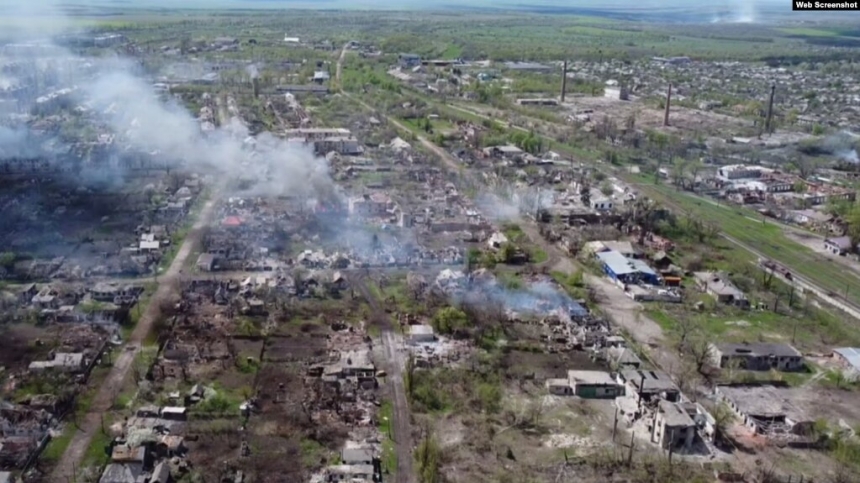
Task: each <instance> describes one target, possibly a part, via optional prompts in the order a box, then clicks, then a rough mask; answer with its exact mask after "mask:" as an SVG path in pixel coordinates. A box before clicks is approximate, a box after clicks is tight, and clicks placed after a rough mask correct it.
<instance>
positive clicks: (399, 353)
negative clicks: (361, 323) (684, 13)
mask: <svg viewBox="0 0 860 483" xmlns="http://www.w3.org/2000/svg"><path fill="white" fill-rule="evenodd" d="M367 282H368V281H367V279H366V278H365V277H363V276H361V275H357V276H353V277H351V278H350V283H351V284H352V285H353V286H354V287H355V288H356V289H358V292H359V293H360V294H361V295H362V296H363V297H364V298H365V300H367V303H368V304H369V305H370V309H371V311H372V313H373V319H374V321H375V322H376V323H378V324H379V325H381V326H382V336H381V339H382V348H383V351H382V352H383V354H384V356H385V369H386V371H387V372H388V377H387V378H386V379H387V382H388V385H389V391H390V394H391V398H392V401H391V402H392V405H393V407H394V414H393V415H392V416H393V417H394V421H392V422H391V424H392V427H393V429H394V451H395V453H396V454H397V473H396V478H395V481H396V483H414V482H415V476H414V470H413V467H412V461H413V458H412V423H411V417H410V412H409V400H408V399H407V398H406V387H405V385H404V383H403V370H404V368H405V367H406V358H405V355H404V351H403V339H402V337H401V336H400V334H398V333H396V332H395V331H394V324H393V323H392V321H391V318H390V317H389V315H388V313H387V312H385V309H384V308H383V307H382V305H381V304H380V302H379V300H378V299H377V298H376V297H375V296H374V295H373V292H371V291H370V289H369V288H368V287H367Z"/></svg>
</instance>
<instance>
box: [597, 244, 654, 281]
mask: <svg viewBox="0 0 860 483" xmlns="http://www.w3.org/2000/svg"><path fill="white" fill-rule="evenodd" d="M597 258H599V259H600V261H602V262H603V263H605V264H606V266H608V267H609V269H610V270H612V273H614V274H615V275H628V274H631V273H645V274H649V275H656V273H655V272H654V270H653V269H652V268H651V267H649V266H648V264H647V263H645V262H643V261H642V260H637V259H635V258H627V257H625V256H624V255H622V254H621V253H619V252H616V251H615V250H608V251H605V252H600V253H598V254H597Z"/></svg>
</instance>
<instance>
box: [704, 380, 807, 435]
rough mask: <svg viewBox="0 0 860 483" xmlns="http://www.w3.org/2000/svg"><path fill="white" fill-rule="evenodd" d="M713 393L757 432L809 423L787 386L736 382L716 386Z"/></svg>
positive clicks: (795, 428)
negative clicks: (795, 403) (794, 401)
mask: <svg viewBox="0 0 860 483" xmlns="http://www.w3.org/2000/svg"><path fill="white" fill-rule="evenodd" d="M714 393H715V395H716V396H717V397H718V398H719V399H720V400H722V401H723V402H725V403H726V404H727V405H728V406H729V407H730V408H731V409H732V411H734V412H735V414H736V415H737V416H738V417H739V418H740V420H741V422H743V424H744V426H747V427H748V428H750V429H753V430H755V431H756V432H757V433H760V434H772V433H774V432H796V431H799V430H801V429H804V428H805V427H808V426H811V424H812V421H810V420H809V418H808V417H807V416H806V415H805V413H804V412H803V411H802V410H800V409H799V408H797V407H796V406H795V405H794V403H793V402H792V401H793V400H796V399H797V395H796V394H795V392H794V390H793V389H791V388H783V387H776V386H773V385H758V384H751V385H743V384H738V385H730V386H729V385H727V386H717V387H716V388H715V389H714Z"/></svg>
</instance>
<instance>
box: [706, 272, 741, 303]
mask: <svg viewBox="0 0 860 483" xmlns="http://www.w3.org/2000/svg"><path fill="white" fill-rule="evenodd" d="M693 277H694V278H695V279H696V284H697V285H698V287H699V290H701V291H702V292H705V293H707V294H709V295H711V296H712V297H714V298H715V299H717V301H718V302H720V303H723V304H727V305H734V306H736V307H741V308H747V307H749V300H747V297H746V295H745V294H744V293H743V291H741V289H739V288H737V287H736V286H735V284H733V283H732V281H731V280H729V278H728V276H727V275H725V274H722V273H716V272H695V273H694V274H693Z"/></svg>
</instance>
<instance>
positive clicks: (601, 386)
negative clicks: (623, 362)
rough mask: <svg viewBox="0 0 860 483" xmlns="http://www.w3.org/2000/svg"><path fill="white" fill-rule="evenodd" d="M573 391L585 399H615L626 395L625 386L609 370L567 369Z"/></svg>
mask: <svg viewBox="0 0 860 483" xmlns="http://www.w3.org/2000/svg"><path fill="white" fill-rule="evenodd" d="M567 380H568V384H569V386H570V388H571V392H572V393H573V394H574V395H576V396H579V397H581V398H584V399H614V398H616V397H618V396H623V395H624V386H623V385H622V384H619V383H618V381H617V380H615V378H613V377H612V375H611V374H609V373H608V372H603V371H567Z"/></svg>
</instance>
